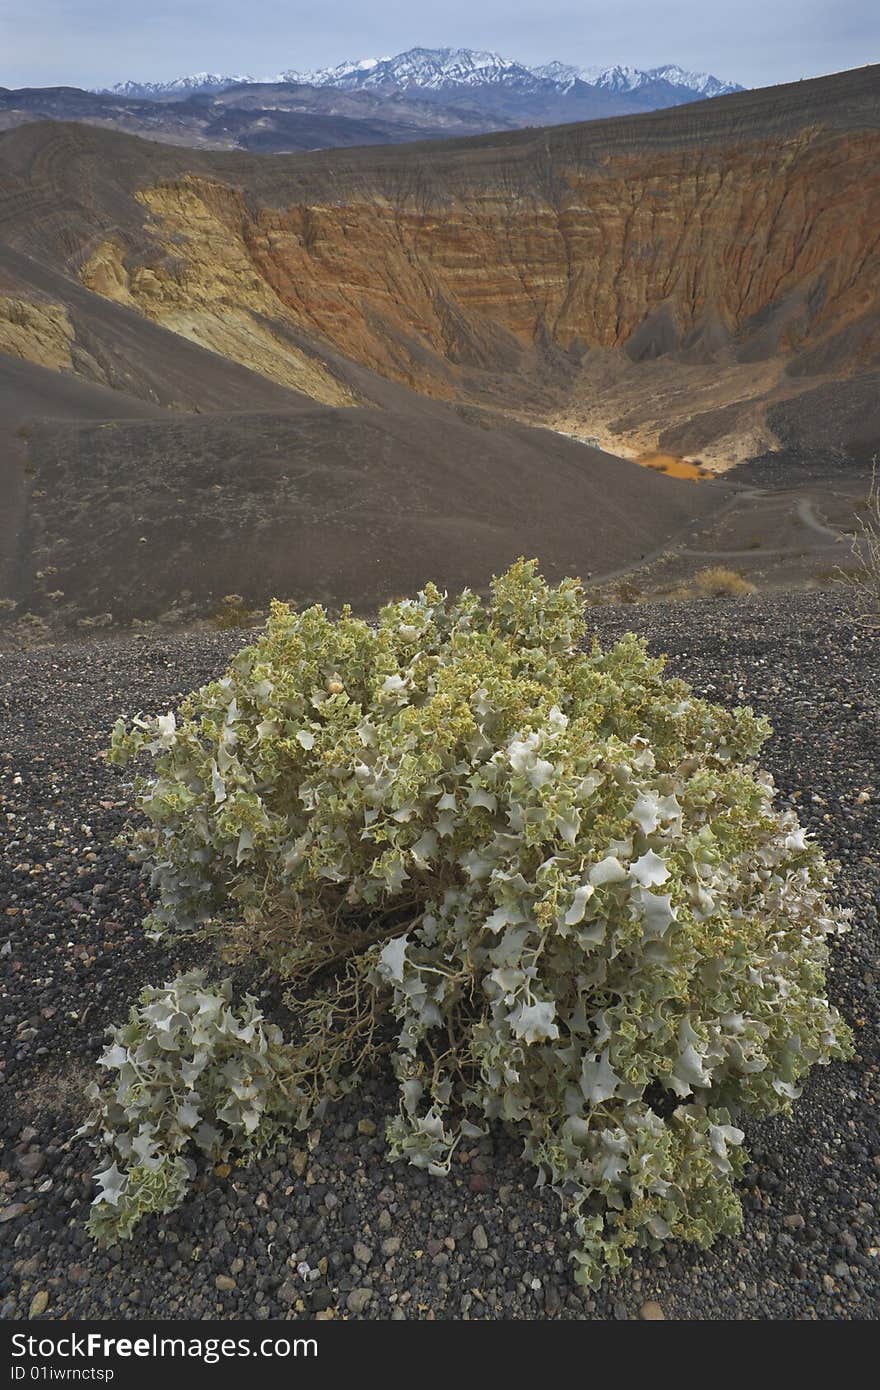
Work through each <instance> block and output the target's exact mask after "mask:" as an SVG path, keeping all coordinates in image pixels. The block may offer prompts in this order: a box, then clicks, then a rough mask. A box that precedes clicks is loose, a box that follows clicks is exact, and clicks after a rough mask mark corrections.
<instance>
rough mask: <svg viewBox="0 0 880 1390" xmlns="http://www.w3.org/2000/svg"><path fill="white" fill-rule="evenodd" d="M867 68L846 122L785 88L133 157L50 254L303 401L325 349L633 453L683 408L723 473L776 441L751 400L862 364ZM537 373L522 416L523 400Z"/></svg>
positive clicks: (873, 212) (325, 377)
mask: <svg viewBox="0 0 880 1390" xmlns="http://www.w3.org/2000/svg"><path fill="white" fill-rule="evenodd" d="M870 73H873V77H868V78H866V77H864V76H863V75H861V74H845V75H843V76H844V78H846V79H848V82H847V84H846V86H845V90H846V93H848V94H849V95H848V98H847V99H848V100H849V102H850V106H849V107H846V104H845V103H844V102H842V101H839V102H838V103H837V104H835V101H834V96H835V91H836V90H837V89H836V88H835V87H834V83H835V82H837V81H838V79H822V80H820V81H819V82H817V83H804V84H801V85H802V87H803V96H802V97H801V94H800V92H799V91H798V89H797V86H795V87H793V88H783V89H779V90H780V92H781V93H783V94H784V95H783V96H779V97H777V98H775V99H774V94H773V92H767V93H763V94H762V93H758V94H748V93H745V94H742V95H741V96H740V97H736V98H727V99H724V100H723V101H721V102H715V103H710V104H708V105H707V106H706V107H705V108H690V109H689V110H688V111H687V112H685V113H684V114H677V113H671V114H670V113H661V114H660V116H658V117H652V118H645V119H643V120H640V121H629V122H618V121H610V122H601V123H596V124H594V125H592V126H587V127H575V128H559V129H557V130H555V131H547V132H541V131H538V132H523V133H521V135H520V136H518V137H517V138H516V139H515V140H514V139H511V138H510V137H506V136H503V137H497V138H494V140H493V138H492V137H489V138H486V139H483V140H481V141H476V142H471V141H465V142H456V143H454V144H451V145H449V146H446V147H443V146H432V147H430V148H427V147H425V148H421V149H419V148H409V149H406V150H400V149H397V150H394V151H385V150H379V151H372V152H370V151H359V152H357V151H356V152H349V153H346V154H345V155H344V156H340V155H339V152H336V154H335V155H333V156H327V157H325V158H323V159H321V158H319V157H318V156H311V157H303V158H299V157H291V158H286V159H283V158H277V159H267V160H264V161H258V160H254V159H249V158H248V157H246V156H215V155H210V156H209V155H205V154H199V155H196V154H195V153H193V154H192V155H191V157H188V156H187V154H186V153H185V152H181V151H175V152H174V154H173V156H172V155H171V154H169V153H168V152H167V151H165V152H163V153H162V154H161V155H160V154H157V155H156V156H155V157H153V156H151V157H150V158H149V159H148V158H145V157H141V159H140V165H139V167H134V166H133V165H132V163H131V161H129V166H130V167H127V169H126V178H127V180H128V191H127V194H126V197H127V200H128V201H127V203H126V204H125V207H124V208H123V204H122V203H121V202H120V203H119V205H118V207H117V206H116V204H115V203H114V214H113V217H112V218H111V217H110V216H109V215H107V214H102V217H101V218H99V219H94V218H93V221H94V220H96V221H98V222H101V223H102V224H103V226H104V227H105V228H106V229H107V230H106V232H105V233H104V234H103V235H102V234H99V233H96V232H95V231H92V234H91V236H90V237H89V238H88V239H87V240H85V239H84V242H83V250H82V251H81V252H80V253H79V254H78V255H77V256H75V257H73V258H72V259H71V264H72V266H73V268H74V269H75V270H76V273H77V274H78V275H79V276H80V278H81V280H82V281H83V282H84V283H85V284H86V285H87V286H89V287H90V288H92V289H93V290H96V291H97V292H99V293H100V294H102V295H105V296H108V297H110V298H113V299H115V300H117V301H118V302H120V303H123V304H126V305H128V306H129V307H132V308H136V309H137V310H138V311H140V312H141V313H144V314H146V315H147V316H149V317H150V318H151V319H153V320H155V321H156V322H158V323H160V324H162V325H164V326H165V327H167V328H171V329H173V330H174V331H175V332H177V333H180V334H183V335H185V336H188V337H190V338H192V340H193V341H196V342H198V343H200V344H201V345H202V346H205V347H209V348H211V349H212V350H213V351H215V352H218V353H221V354H223V355H225V356H227V357H230V358H232V359H233V360H235V361H236V362H240V363H243V364H244V365H246V366H248V367H251V368H253V369H254V370H256V371H258V372H260V373H261V374H263V375H264V376H266V377H269V378H270V379H271V380H273V381H276V382H279V383H280V384H283V385H287V386H293V387H295V388H296V389H297V390H300V391H302V392H304V393H306V394H307V395H310V396H312V397H313V398H314V399H315V400H318V401H322V402H325V403H329V404H345V403H350V402H351V401H352V400H353V399H354V398H355V395H356V392H354V391H353V390H351V389H349V388H347V387H346V386H345V385H344V383H343V382H342V381H340V379H339V378H338V375H335V374H333V373H332V372H330V371H328V369H327V367H326V362H324V361H322V358H321V353H322V351H323V350H324V349H326V348H328V347H332V348H335V349H337V350H338V351H339V352H341V353H342V354H344V355H345V357H346V358H348V359H349V360H352V361H354V362H355V363H358V364H361V365H363V366H366V367H369V368H371V369H373V370H375V371H377V372H378V373H380V374H382V375H383V376H385V377H388V378H390V379H393V380H395V381H399V382H402V383H404V384H406V385H408V386H412V387H415V388H416V389H417V390H419V391H421V392H423V393H425V394H428V395H432V396H436V397H440V398H464V399H470V400H477V401H482V402H483V403H489V404H492V405H494V406H495V408H498V409H502V410H505V411H508V412H512V413H517V411H519V412H520V413H523V414H531V415H532V417H533V418H534V416H535V414H536V413H538V414H540V413H541V412H542V411H543V417H544V418H545V419H548V420H550V421H551V422H553V423H555V424H558V425H559V426H560V427H565V425H574V424H576V426H577V428H578V429H580V430H586V431H588V432H591V433H594V434H596V435H598V436H600V437H602V438H603V442H605V443H606V444H613V443H615V442H616V445H617V447H618V448H621V447H623V448H626V447H628V446H629V449H630V452H633V451H637V450H638V449H640V448H642V447H644V448H651V447H656V446H657V445H658V444H659V442H660V435H661V433H663V431H664V430H667V431H668V430H669V429H670V428H673V429H674V428H679V427H683V426H684V425H686V424H687V423H688V421H689V420H690V418H691V416H692V415H694V414H699V415H700V417H701V420H702V425H701V427H700V428H699V429H697V430H696V432H695V433H694V432H692V434H693V438H694V440H695V441H699V447H700V448H701V449H702V451H703V452H704V453H706V455H707V456H711V457H714V459H715V461H716V462H718V463H719V464H722V465H723V464H724V462H725V461H727V462H730V461H731V460H732V457H733V455H734V454H736V452H737V449H739V451H740V453H741V452H742V449H743V448H745V447H746V440H748V441H749V447H750V446H751V444H752V443H754V442H755V441H757V442H758V443H760V444H763V443H767V442H770V443H772V431H771V430H769V427H768V426H767V425H766V408H767V405H768V403H770V402H773V401H777V400H780V399H787V398H788V397H790V396H791V395H793V394H797V393H798V392H799V391H801V390H804V389H806V388H807V387H809V386H811V385H815V384H816V382H817V381H827V380H833V379H836V378H839V377H841V376H845V375H848V374H851V373H853V372H857V371H859V370H861V369H862V368H864V367H866V366H870V365H872V364H874V363H876V362H877V361H878V359H880V307H878V306H880V116H878V107H880V83H878V81H877V73H876V71H875V70H870ZM841 90H843V89H841ZM816 93H819V96H818V97H817V96H816ZM853 93H855V95H853ZM811 94H812V95H811ZM820 98H821V99H820ZM844 108H845V109H844ZM701 112H702V114H701ZM780 112H781V113H782V115H780ZM841 113H842V114H841ZM783 117H784V119H783ZM115 138H117V137H115ZM134 144H135V142H132V145H133V146H134ZM137 148H138V150H146V149H147V147H145V146H144V147H141V146H138V147H137ZM114 197H115V194H114ZM563 358H564V360H565V370H564V371H556V368H557V367H558V366H559V364H560V363H561V362H562V360H563ZM657 364H660V366H659V368H658V366H657ZM536 381H540V383H541V389H542V391H543V393H544V394H543V398H542V399H543V404H542V405H541V406H540V407H538V406H535V404H534V403H533V402H532V403H531V404H527V403H526V401H525V397H526V395H527V391H526V390H525V387H524V384H525V383H534V382H536ZM646 389H647V395H648V396H649V397H650V408H649V409H646V411H645V418H644V419H641V420H640V419H639V418H638V412H639V400H640V398H642V397H643V396H645V394H646ZM689 393H692V394H693V395H694V396H695V397H696V398H698V399H697V401H696V405H695V407H693V408H692V407H691V406H690V405H689V404H687V398H688V395H689ZM740 407H741V408H742V409H740ZM719 412H720V413H721V415H723V418H719V419H718V420H717V421H715V423H713V421H714V420H715V417H716V416H719ZM716 425H717V428H716ZM737 438H738V440H739V443H738V444H737V443H736V440H737ZM719 440H720V441H721V444H720V445H719ZM695 447H696V445H695ZM713 449H714V455H713Z"/></svg>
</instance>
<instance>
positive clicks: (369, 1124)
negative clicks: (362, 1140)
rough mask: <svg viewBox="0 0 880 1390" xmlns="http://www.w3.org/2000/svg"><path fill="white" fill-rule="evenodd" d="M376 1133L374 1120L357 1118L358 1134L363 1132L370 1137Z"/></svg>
mask: <svg viewBox="0 0 880 1390" xmlns="http://www.w3.org/2000/svg"><path fill="white" fill-rule="evenodd" d="M375 1133H376V1123H375V1121H374V1120H366V1119H364V1120H358V1134H364V1135H366V1136H367V1138H371V1137H372V1136H373V1135H374V1134H375Z"/></svg>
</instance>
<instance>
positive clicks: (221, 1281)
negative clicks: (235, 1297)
mask: <svg viewBox="0 0 880 1390" xmlns="http://www.w3.org/2000/svg"><path fill="white" fill-rule="evenodd" d="M214 1288H215V1289H218V1290H219V1291H220V1293H231V1292H232V1290H233V1289H237V1288H238V1285H237V1284H236V1282H235V1280H234V1279H233V1278H232V1275H231V1274H218V1275H217V1278H216V1279H215V1280H214Z"/></svg>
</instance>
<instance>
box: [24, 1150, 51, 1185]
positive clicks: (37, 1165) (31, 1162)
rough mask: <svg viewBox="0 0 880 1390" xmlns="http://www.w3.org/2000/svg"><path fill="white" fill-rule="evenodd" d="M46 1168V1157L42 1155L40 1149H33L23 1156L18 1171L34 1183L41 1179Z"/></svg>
mask: <svg viewBox="0 0 880 1390" xmlns="http://www.w3.org/2000/svg"><path fill="white" fill-rule="evenodd" d="M45 1166H46V1156H45V1154H41V1153H40V1151H39V1149H31V1151H30V1153H26V1154H22V1156H21V1158H20V1159H19V1160H18V1170H19V1172H20V1173H21V1175H22V1177H23V1178H28V1179H29V1180H31V1181H33V1179H34V1178H36V1177H39V1175H40V1173H42V1171H43V1169H44V1168H45Z"/></svg>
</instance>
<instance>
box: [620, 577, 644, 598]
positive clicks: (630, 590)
mask: <svg viewBox="0 0 880 1390" xmlns="http://www.w3.org/2000/svg"><path fill="white" fill-rule="evenodd" d="M614 592H615V594H616V596H617V601H618V603H638V601H639V599H640V598H641V596H642V591H641V589H640V588H639V586H638V584H636V583H635V582H634V581H633V580H632V579H621V580H620V582H619V584H617V586H616V588H615V591H614Z"/></svg>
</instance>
